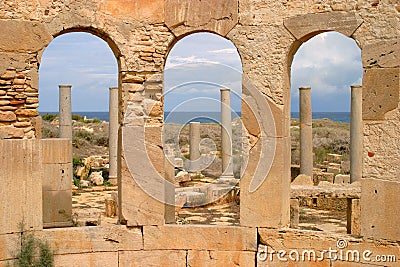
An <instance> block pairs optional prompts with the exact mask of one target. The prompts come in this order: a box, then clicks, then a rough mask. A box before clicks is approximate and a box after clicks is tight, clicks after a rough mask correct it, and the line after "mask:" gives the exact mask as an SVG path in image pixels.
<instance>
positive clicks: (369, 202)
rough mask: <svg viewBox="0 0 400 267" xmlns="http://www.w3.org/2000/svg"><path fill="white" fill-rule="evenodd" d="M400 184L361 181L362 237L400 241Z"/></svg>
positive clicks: (365, 179)
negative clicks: (399, 206)
mask: <svg viewBox="0 0 400 267" xmlns="http://www.w3.org/2000/svg"><path fill="white" fill-rule="evenodd" d="M399 192H400V182H394V181H385V180H378V179H367V178H363V179H362V180H361V235H362V236H366V237H371V238H375V239H381V238H384V239H388V240H393V241H400V227H399V225H400V213H399V212H398V205H399V203H400V194H399Z"/></svg>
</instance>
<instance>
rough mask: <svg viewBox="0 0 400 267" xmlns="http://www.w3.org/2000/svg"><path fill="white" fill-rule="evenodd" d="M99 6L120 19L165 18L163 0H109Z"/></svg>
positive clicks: (149, 20) (150, 19)
mask: <svg viewBox="0 0 400 267" xmlns="http://www.w3.org/2000/svg"><path fill="white" fill-rule="evenodd" d="M99 8H100V10H104V11H106V12H107V13H110V14H111V15H112V16H113V17H117V18H120V19H137V20H140V21H148V22H162V21H163V20H164V1H163V0H151V1H149V0H135V1H132V0H108V1H101V3H100V5H99Z"/></svg>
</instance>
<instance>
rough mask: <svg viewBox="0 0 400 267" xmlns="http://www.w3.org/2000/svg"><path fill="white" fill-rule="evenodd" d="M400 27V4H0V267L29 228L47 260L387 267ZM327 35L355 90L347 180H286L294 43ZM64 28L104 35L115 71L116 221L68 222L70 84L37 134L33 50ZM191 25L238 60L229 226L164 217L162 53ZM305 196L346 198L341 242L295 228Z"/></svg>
mask: <svg viewBox="0 0 400 267" xmlns="http://www.w3.org/2000/svg"><path fill="white" fill-rule="evenodd" d="M399 19H400V1H399V0H365V1H356V0H324V1H320V0H310V1H301V0H279V1H267V0H218V1H217V0H151V1H149V0H86V1H70V0H63V1H62V0H32V1H27V0H3V1H0V62H1V64H0V180H1V182H2V186H1V190H0V201H1V203H2V205H1V207H0V266H7V265H9V264H13V263H14V262H15V259H16V254H17V252H18V251H19V250H20V249H21V235H24V234H26V233H33V234H34V235H35V236H36V237H38V238H41V239H43V240H46V241H48V242H49V244H50V246H51V248H52V249H53V250H54V262H55V266H330V267H339V266H360V267H361V266H397V265H396V264H398V263H396V261H397V262H399V261H400V227H399V224H400V212H399V208H398V205H399V203H400V194H399V192H400V164H399V163H400V138H399V135H400V107H399V100H400V99H399V97H400V96H399V91H400V82H399V81H400V80H399V71H400V59H399V57H400V56H399V54H400V44H399V35H400V34H399V33H400V23H399ZM330 31H333V32H338V33H341V34H343V35H345V36H347V37H349V38H352V39H354V40H355V41H356V43H357V45H358V46H359V47H360V49H361V53H362V65H363V81H362V85H361V86H354V87H353V88H352V103H353V99H354V105H352V107H354V110H352V125H351V128H352V137H351V140H352V143H353V144H352V152H351V162H352V166H351V176H350V179H351V184H349V185H347V186H341V187H335V186H324V187H323V186H313V185H311V186H310V185H309V186H305V185H294V184H292V185H291V173H290V172H291V159H290V158H291V154H290V153H291V145H290V140H291V139H290V82H291V81H290V79H291V77H290V73H291V72H290V69H291V64H292V61H293V57H294V55H295V53H296V51H297V50H298V49H299V47H300V46H301V45H302V44H303V43H304V42H306V41H307V40H309V39H310V38H312V37H314V36H316V35H318V34H320V33H322V32H330ZM71 32H86V33H90V34H93V35H96V36H98V37H99V38H101V39H103V40H104V41H105V42H107V44H108V45H109V47H110V48H111V50H112V51H113V53H114V55H115V58H116V60H117V62H118V86H117V87H116V88H110V93H111V95H112V96H110V97H112V101H110V117H111V116H112V118H113V122H112V123H113V125H114V126H113V127H111V126H110V160H111V158H113V159H114V160H115V162H116V165H112V167H111V164H110V177H111V178H112V183H116V184H117V185H118V200H117V202H118V212H117V213H118V224H116V225H111V226H82V227H74V226H73V225H72V223H71V221H72V218H71V214H72V212H71V195H72V191H71V180H72V151H71V150H72V146H71V133H70V129H71V128H70V121H71V120H70V118H71V115H70V113H71V110H70V105H71V104H70V102H68V101H70V100H68V96H67V95H68V90H70V89H71V87H70V86H68V85H61V86H60V92H61V93H60V114H61V110H63V111H64V115H63V116H60V131H61V132H62V134H61V138H54V139H42V136H41V128H42V121H41V117H40V116H39V112H38V106H39V105H40V103H39V98H38V96H39V94H40V93H41V91H40V88H39V83H38V80H39V66H40V62H41V57H42V54H43V52H44V50H45V49H46V47H47V46H48V45H49V44H50V42H51V41H52V40H53V39H54V38H56V37H57V36H60V35H63V34H66V33H71ZM198 32H210V33H214V34H217V35H219V36H221V37H223V38H226V39H228V40H230V41H231V42H232V43H233V44H234V45H235V47H236V49H237V52H238V53H239V55H240V57H241V60H242V69H243V74H242V75H243V76H242V96H241V98H242V122H243V131H244V136H245V137H246V138H245V139H246V140H247V141H246V142H247V143H246V144H245V147H246V149H243V153H244V154H243V158H244V162H245V163H246V164H245V165H243V166H244V168H243V169H242V173H241V177H240V219H239V225H235V226H220V225H191V224H184V225H178V224H175V223H174V222H175V218H174V217H175V210H174V205H175V199H174V192H175V186H174V183H173V181H172V179H173V177H172V176H174V175H173V174H171V172H172V171H171V169H173V166H171V163H170V162H169V161H168V160H167V155H168V153H167V152H166V151H165V150H166V148H164V147H163V142H162V132H163V126H164V110H163V104H164V103H163V92H164V87H163V71H164V68H165V61H166V58H167V56H168V53H169V52H170V50H171V49H172V47H173V46H174V45H175V44H176V43H177V42H178V41H179V40H181V39H182V38H184V37H185V36H188V35H190V34H193V33H198ZM56 89H58V88H56ZM308 89H309V88H302V89H301V90H300V91H302V92H304V93H307V91H308V93H309V91H310V90H308ZM349 90H350V89H349ZM311 92H312V89H311ZM54 101H57V99H55V100H54ZM307 103H309V102H307V101H305V102H304V104H305V105H307ZM111 114H112V115H111ZM309 115H310V114H309ZM304 119H305V120H306V121H305V122H304V123H305V125H304V127H305V128H307V127H309V128H310V127H311V126H310V125H307V124H308V123H309V121H307V119H311V117H310V116H308V118H304ZM228 120H230V118H228ZM110 125H111V119H110ZM194 127H196V126H194ZM227 127H228V128H229V127H230V125H229V126H227ZM301 127H303V126H301ZM230 130H231V129H230ZM309 135H310V133H309V132H308V137H307V132H306V133H305V134H304V140H305V141H304V142H307V138H309ZM302 138H303V137H302ZM302 140H303V139H302ZM225 141H226V142H230V140H225ZM302 149H303V148H302ZM163 150H164V151H163ZM302 151H303V150H302ZM225 152H227V153H228V154H229V153H230V152H229V149H228V150H225ZM304 153H305V154H307V153H308V154H310V153H311V154H312V151H311V152H310V147H304ZM197 156H198V155H194V157H197ZM225 157H227V158H228V162H229V155H228V156H226V155H225ZM304 160H305V162H306V163H303V164H305V165H306V166H303V167H306V169H305V170H304V171H302V172H303V173H305V174H306V175H311V176H312V160H311V163H310V162H309V158H308V159H304ZM307 160H308V162H307ZM224 164H226V165H224V166H226V170H227V172H226V173H225V174H226V175H227V176H228V179H232V178H230V177H232V171H231V166H229V164H227V163H224ZM310 165H311V167H310ZM310 168H311V170H310ZM310 171H311V173H310ZM339 178H340V179H342V180H343V183H349V182H350V181H348V182H345V181H344V180H345V179H347V178H344V177H339ZM339 178H338V179H339ZM303 197H309V198H325V199H345V201H346V203H347V234H346V233H341V234H337V233H329V232H321V231H312V230H304V229H299V227H298V220H299V202H300V200H301V199H302V198H303Z"/></svg>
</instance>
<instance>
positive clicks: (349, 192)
mask: <svg viewBox="0 0 400 267" xmlns="http://www.w3.org/2000/svg"><path fill="white" fill-rule="evenodd" d="M360 195H361V188H360V187H356V186H333V185H332V186H308V187H307V186H291V190H290V198H299V197H310V198H318V197H324V198H360Z"/></svg>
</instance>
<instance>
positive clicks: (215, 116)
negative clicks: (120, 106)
mask: <svg viewBox="0 0 400 267" xmlns="http://www.w3.org/2000/svg"><path fill="white" fill-rule="evenodd" d="M46 113H47V114H57V113H58V112H40V115H44V114H46ZM72 113H73V114H78V115H80V116H86V118H88V119H99V120H102V121H107V122H108V121H109V118H108V112H98V111H91V112H88V111H77V112H72ZM240 116H241V113H240V112H232V119H235V118H237V117H240ZM291 117H292V118H294V119H298V118H299V112H291ZM312 117H313V119H329V120H332V121H336V122H344V123H350V112H313V114H312ZM164 118H165V121H166V122H169V123H179V124H185V123H189V122H191V121H196V122H202V123H218V122H219V120H220V113H219V112H174V113H171V112H165V114H164Z"/></svg>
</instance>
